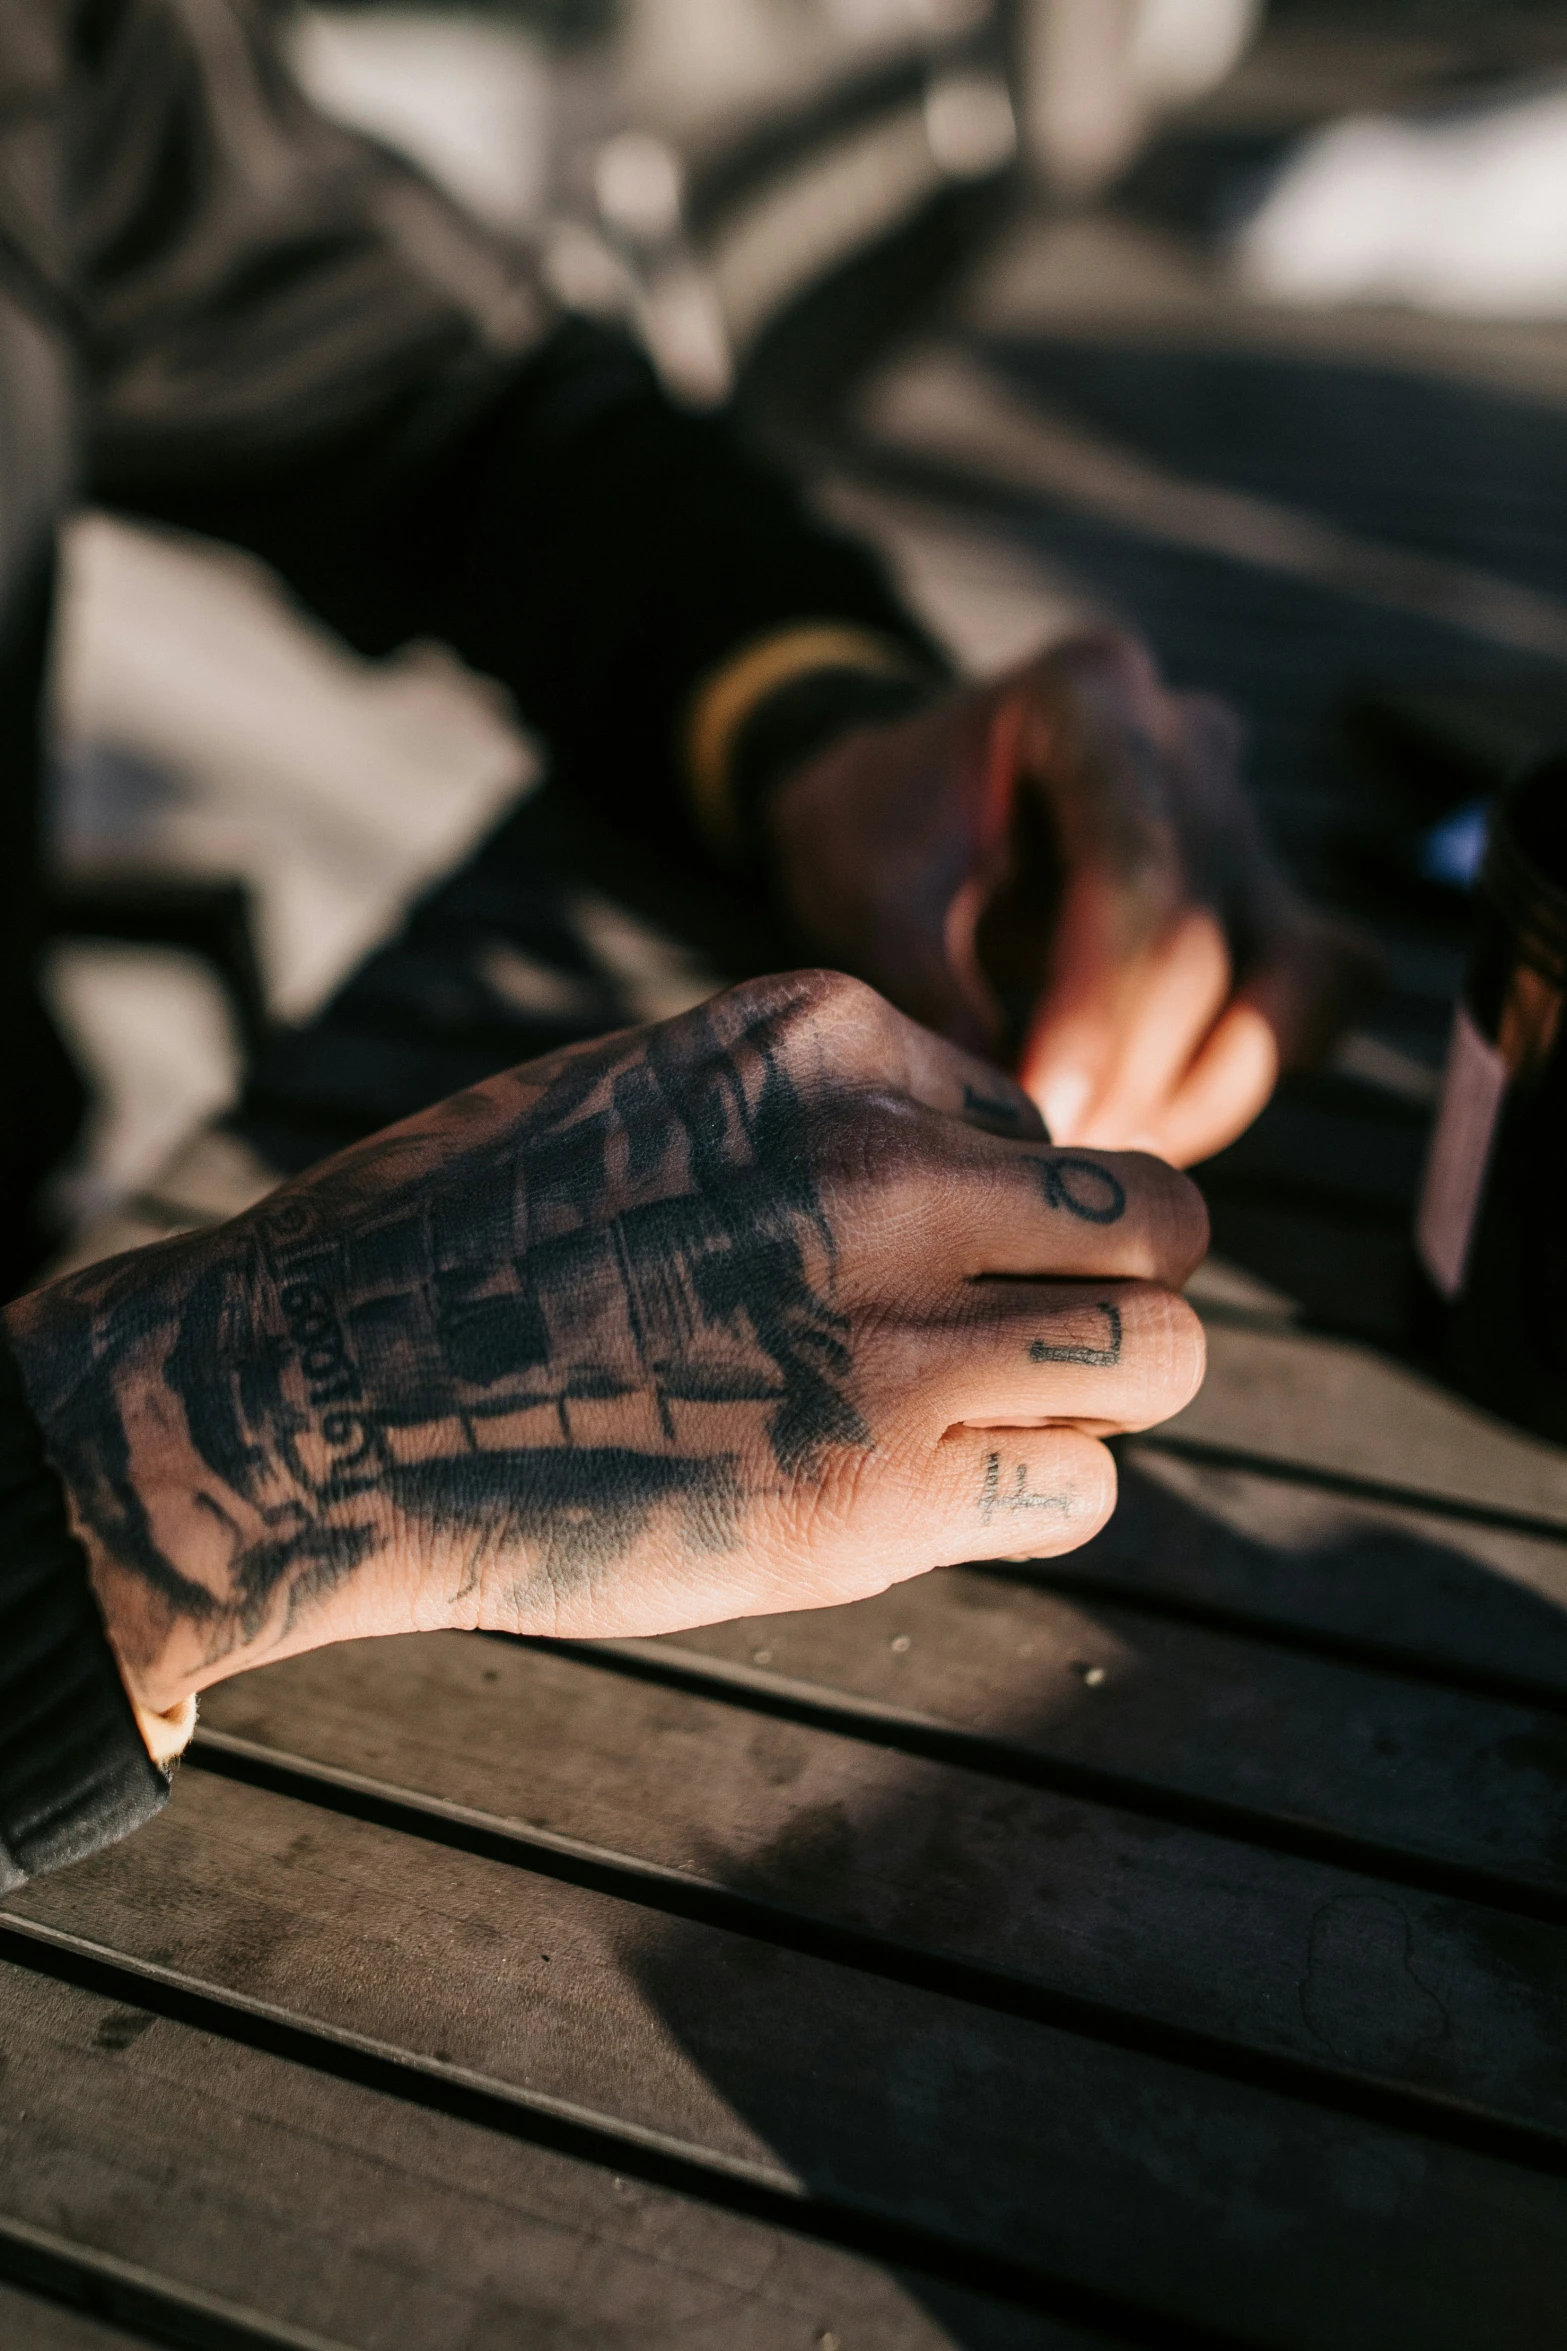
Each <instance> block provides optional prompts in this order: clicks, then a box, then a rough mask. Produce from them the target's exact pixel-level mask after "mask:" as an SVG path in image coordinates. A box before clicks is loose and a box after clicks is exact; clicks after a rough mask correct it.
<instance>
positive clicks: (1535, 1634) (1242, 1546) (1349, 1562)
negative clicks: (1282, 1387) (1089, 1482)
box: [1041, 1450, 1567, 1703]
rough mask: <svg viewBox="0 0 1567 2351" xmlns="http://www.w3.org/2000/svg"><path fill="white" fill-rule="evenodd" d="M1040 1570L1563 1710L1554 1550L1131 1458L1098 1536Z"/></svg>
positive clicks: (1166, 1460)
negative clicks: (1488, 1686)
mask: <svg viewBox="0 0 1567 2351" xmlns="http://www.w3.org/2000/svg"><path fill="white" fill-rule="evenodd" d="M1041 1572H1043V1573H1045V1574H1047V1575H1049V1576H1052V1577H1054V1578H1056V1579H1057V1580H1058V1581H1060V1582H1063V1583H1065V1584H1066V1585H1068V1586H1069V1587H1070V1588H1072V1589H1078V1588H1086V1589H1088V1590H1089V1591H1094V1590H1102V1591H1104V1592H1105V1593H1107V1594H1108V1593H1110V1592H1122V1593H1126V1594H1143V1595H1146V1596H1147V1598H1148V1599H1149V1600H1150V1601H1160V1600H1165V1601H1169V1602H1174V1603H1179V1604H1181V1605H1183V1606H1189V1607H1191V1608H1192V1609H1194V1610H1197V1611H1199V1612H1200V1611H1203V1610H1208V1611H1212V1612H1213V1614H1214V1615H1215V1616H1217V1617H1221V1618H1222V1617H1223V1616H1225V1615H1226V1614H1229V1615H1230V1616H1231V1617H1232V1618H1233V1619H1234V1621H1236V1622H1237V1623H1242V1622H1245V1623H1250V1624H1252V1625H1254V1626H1255V1627H1256V1628H1257V1630H1258V1631H1259V1632H1265V1631H1266V1630H1267V1629H1268V1628H1270V1627H1272V1628H1277V1629H1278V1630H1279V1631H1280V1632H1281V1633H1282V1632H1289V1631H1295V1632H1298V1633H1300V1634H1301V1635H1303V1636H1305V1637H1307V1638H1311V1637H1317V1638H1320V1639H1322V1640H1323V1641H1324V1642H1327V1643H1332V1642H1335V1641H1337V1642H1342V1643H1343V1644H1345V1646H1346V1648H1349V1649H1354V1648H1355V1647H1356V1646H1359V1647H1361V1648H1363V1650H1364V1652H1365V1653H1366V1655H1367V1657H1368V1658H1369V1659H1372V1660H1374V1659H1375V1657H1376V1655H1377V1653H1378V1652H1381V1653H1383V1654H1384V1655H1385V1656H1386V1658H1387V1659H1388V1660H1389V1661H1394V1662H1396V1661H1398V1660H1402V1661H1404V1662H1405V1663H1406V1664H1408V1665H1411V1666H1413V1665H1424V1666H1426V1667H1429V1668H1430V1669H1431V1670H1432V1671H1433V1672H1434V1673H1436V1674H1438V1675H1447V1676H1449V1677H1451V1678H1452V1679H1453V1680H1454V1681H1455V1682H1456V1683H1457V1684H1459V1685H1460V1686H1463V1685H1465V1684H1484V1683H1486V1682H1487V1681H1489V1682H1491V1683H1493V1684H1494V1685H1495V1686H1496V1688H1497V1689H1498V1690H1506V1689H1508V1688H1509V1687H1511V1688H1512V1689H1513V1690H1515V1691H1516V1692H1518V1693H1519V1694H1531V1693H1532V1694H1533V1695H1535V1696H1536V1697H1537V1698H1539V1699H1540V1700H1543V1701H1546V1702H1550V1703H1555V1702H1558V1701H1567V1544H1564V1543H1562V1542H1559V1541H1556V1540H1554V1539H1552V1538H1548V1537H1542V1538H1536V1537H1530V1536H1526V1535H1518V1534H1514V1533H1512V1532H1510V1531H1508V1530H1507V1529H1505V1528H1496V1527H1487V1526H1481V1525H1476V1524H1473V1523H1471V1522H1466V1521H1463V1520H1459V1519H1454V1518H1450V1517H1444V1516H1442V1515H1441V1514H1440V1513H1435V1512H1426V1511H1414V1510H1399V1509H1394V1508H1390V1507H1387V1506H1385V1505H1381V1504H1377V1503H1361V1502H1355V1501H1351V1500H1348V1499H1346V1498H1345V1497H1343V1496H1341V1495H1336V1494H1330V1493H1324V1492H1322V1491H1321V1490H1319V1489H1316V1488H1313V1487H1311V1486H1303V1485H1297V1484H1292V1483H1290V1482H1289V1481H1288V1480H1286V1479H1281V1478H1277V1477H1257V1476H1253V1475H1250V1474H1248V1473H1247V1472H1246V1471H1243V1470H1222V1469H1211V1468H1208V1467H1206V1466H1205V1465H1204V1464H1202V1463H1201V1462H1196V1461H1188V1460H1182V1459H1180V1458H1178V1457H1175V1456H1173V1455H1166V1454H1160V1453H1156V1452H1152V1451H1146V1450H1140V1451H1137V1452H1134V1453H1131V1454H1129V1455H1128V1457H1127V1459H1126V1460H1125V1461H1124V1462H1123V1465H1122V1472H1121V1498H1120V1502H1119V1505H1118V1507H1117V1510H1116V1514H1115V1516H1114V1518H1113V1519H1112V1520H1111V1522H1110V1524H1109V1526H1108V1527H1107V1528H1106V1529H1105V1531H1104V1533H1103V1534H1102V1535H1098V1536H1096V1537H1095V1539H1094V1541H1093V1542H1091V1543H1089V1544H1087V1545H1086V1546H1085V1547H1084V1548H1083V1549H1082V1550H1081V1551H1076V1552H1073V1553H1071V1554H1070V1555H1069V1556H1068V1557H1066V1558H1064V1559H1061V1560H1058V1561H1053V1562H1050V1563H1049V1564H1048V1566H1047V1567H1046V1568H1044V1569H1043V1570H1042V1571H1041Z"/></svg>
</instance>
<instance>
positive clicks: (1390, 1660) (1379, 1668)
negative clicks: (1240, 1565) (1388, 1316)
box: [962, 1559, 1567, 1714]
mask: <svg viewBox="0 0 1567 2351" xmlns="http://www.w3.org/2000/svg"><path fill="white" fill-rule="evenodd" d="M962 1572H963V1573H964V1574H965V1575H982V1576H992V1577H994V1578H996V1579H997V1580H998V1581H1002V1582H1006V1583H1016V1584H1022V1585H1024V1586H1025V1587H1026V1588H1027V1589H1028V1590H1030V1591H1035V1592H1053V1593H1057V1594H1059V1596H1060V1597H1061V1598H1062V1599H1063V1600H1071V1601H1075V1602H1077V1603H1078V1604H1079V1605H1083V1606H1090V1607H1091V1606H1093V1605H1094V1604H1095V1603H1096V1602H1103V1603H1104V1605H1105V1606H1106V1607H1111V1608H1121V1609H1124V1610H1125V1611H1126V1613H1127V1615H1128V1616H1141V1617H1146V1618H1148V1619H1149V1620H1150V1622H1154V1623H1161V1624H1180V1625H1192V1626H1195V1627H1196V1628H1197V1629H1198V1630H1199V1631H1202V1632H1212V1633H1226V1634H1230V1635H1233V1636H1235V1637H1237V1638H1239V1639H1242V1640H1247V1641H1255V1642H1256V1643H1257V1644H1258V1646H1259V1647H1260V1648H1267V1649H1282V1650H1287V1651H1289V1652H1290V1653H1291V1654H1294V1655H1299V1656H1303V1657H1320V1658H1323V1659H1324V1660H1325V1661H1326V1662H1328V1663H1329V1664H1332V1665H1356V1666H1361V1667H1363V1668H1364V1669H1365V1671H1366V1672H1367V1673H1375V1674H1380V1675H1384V1676H1388V1677H1391V1678H1392V1679H1393V1680H1396V1681H1403V1682H1418V1683H1421V1684H1422V1685H1424V1686H1425V1687H1426V1688H1429V1689H1436V1690H1454V1691H1459V1692H1461V1693H1462V1694H1463V1695H1464V1696H1466V1697H1470V1698H1485V1699H1490V1700H1493V1701H1495V1702H1497V1703H1499V1704H1502V1705H1507V1706H1527V1707H1531V1708H1533V1709H1535V1710H1536V1711H1538V1712H1540V1713H1544V1714H1567V1690H1564V1689H1563V1688H1562V1686H1561V1684H1560V1683H1559V1682H1536V1681H1530V1680H1529V1679H1527V1678H1526V1677H1525V1676H1524V1675H1522V1674H1512V1673H1503V1672H1499V1671H1497V1670H1496V1669H1494V1668H1490V1667H1486V1666H1472V1665H1465V1664H1464V1663H1463V1661H1462V1660H1461V1659H1459V1658H1452V1659H1445V1658H1439V1657H1420V1656H1417V1655H1416V1654H1415V1653H1414V1652H1413V1651H1412V1650H1409V1649H1405V1648H1402V1647H1400V1646H1399V1644H1398V1643H1397V1642H1392V1641H1387V1642H1384V1641H1375V1640H1368V1639H1367V1638H1366V1637H1365V1636H1364V1635H1363V1634H1359V1633H1334V1632H1329V1631H1327V1630H1326V1629H1324V1628H1319V1627H1317V1626H1315V1625H1297V1624H1290V1623H1287V1622H1285V1621H1284V1620H1283V1619H1281V1618H1279V1617H1273V1616H1259V1615H1256V1614H1254V1613H1253V1612H1252V1611H1251V1610H1249V1609H1244V1608H1232V1607H1230V1606H1229V1605H1228V1604H1227V1603H1225V1602H1224V1601H1208V1600H1194V1599H1193V1598H1192V1597H1191V1596H1190V1594H1188V1593H1184V1592H1163V1591H1158V1590H1156V1589H1154V1588H1152V1587H1151V1586H1149V1585H1146V1584H1137V1583H1133V1582H1131V1581H1130V1580H1129V1579H1128V1578H1126V1577H1122V1576H1114V1575H1102V1574H1099V1573H1097V1572H1096V1573H1094V1574H1092V1575H1085V1574H1083V1573H1082V1572H1081V1571H1080V1570H1074V1569H1073V1568H1072V1567H1071V1566H1070V1565H1063V1564H1062V1563H1061V1562H1060V1561H1059V1560H1054V1559H1030V1560H1013V1559H975V1560H970V1561H968V1562H967V1563H966V1564H965V1566H964V1568H963V1571H962Z"/></svg>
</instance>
